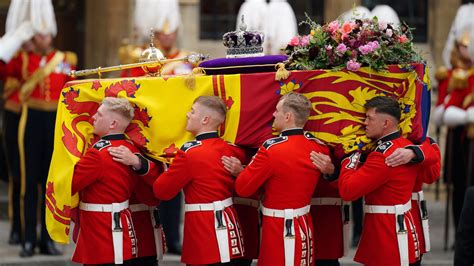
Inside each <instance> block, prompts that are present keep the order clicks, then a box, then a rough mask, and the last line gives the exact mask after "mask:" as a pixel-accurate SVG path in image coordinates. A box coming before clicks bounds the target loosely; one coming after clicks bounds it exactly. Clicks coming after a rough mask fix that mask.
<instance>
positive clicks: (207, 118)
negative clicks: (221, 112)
mask: <svg viewBox="0 0 474 266" xmlns="http://www.w3.org/2000/svg"><path fill="white" fill-rule="evenodd" d="M210 121H211V117H210V116H208V115H205V116H203V117H202V119H201V124H203V125H207V124H209V122H210Z"/></svg>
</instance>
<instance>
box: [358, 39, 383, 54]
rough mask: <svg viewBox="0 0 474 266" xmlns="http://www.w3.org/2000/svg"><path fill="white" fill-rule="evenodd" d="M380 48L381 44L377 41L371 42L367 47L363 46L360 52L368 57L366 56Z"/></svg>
mask: <svg viewBox="0 0 474 266" xmlns="http://www.w3.org/2000/svg"><path fill="white" fill-rule="evenodd" d="M379 47H380V44H379V42H377V41H371V42H368V43H367V44H366V45H362V46H360V47H359V51H360V52H361V53H362V54H363V55H366V54H370V53H372V52H373V51H375V50H376V49H377V48H379Z"/></svg>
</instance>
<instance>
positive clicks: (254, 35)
mask: <svg viewBox="0 0 474 266" xmlns="http://www.w3.org/2000/svg"><path fill="white" fill-rule="evenodd" d="M243 20H244V17H243V16H242V24H241V25H240V27H239V30H237V31H231V32H227V33H226V34H224V36H223V37H222V40H223V42H224V45H225V46H226V47H227V56H226V58H237V57H253V56H263V55H264V54H263V41H264V35H263V33H262V32H260V31H247V25H246V24H245V23H244V21H243Z"/></svg>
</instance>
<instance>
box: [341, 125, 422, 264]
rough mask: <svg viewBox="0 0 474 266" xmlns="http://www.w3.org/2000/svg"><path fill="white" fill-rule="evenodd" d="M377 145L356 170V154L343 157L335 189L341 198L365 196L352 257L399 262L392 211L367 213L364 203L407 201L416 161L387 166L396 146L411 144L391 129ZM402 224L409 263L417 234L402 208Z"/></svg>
mask: <svg viewBox="0 0 474 266" xmlns="http://www.w3.org/2000/svg"><path fill="white" fill-rule="evenodd" d="M377 144H378V145H379V146H378V147H377V148H376V150H375V151H373V152H371V153H370V154H369V156H368V157H367V160H366V161H365V163H364V164H363V166H362V167H360V168H359V169H357V170H356V167H357V164H358V160H353V159H354V158H356V155H357V154H353V155H352V156H351V157H349V158H346V159H344V160H343V161H342V164H341V174H340V177H339V191H340V194H341V197H342V199H344V200H347V201H352V200H356V199H358V198H360V197H362V196H364V199H365V207H364V210H365V215H364V224H363V229H362V235H361V238H360V242H359V246H358V248H357V252H356V254H355V257H354V260H355V261H357V262H360V263H363V264H364V265H397V266H398V265H400V264H401V258H400V253H401V252H400V251H399V245H398V240H397V237H398V236H397V228H396V227H397V224H396V222H397V221H396V218H395V214H394V213H383V214H382V213H369V210H368V208H367V207H368V206H367V205H370V206H376V205H379V206H395V205H403V204H407V203H409V202H410V199H411V193H412V190H413V187H414V185H415V180H416V176H417V172H418V169H419V168H418V165H417V164H406V165H402V166H398V167H390V166H387V165H386V164H385V158H387V157H388V156H389V155H390V154H392V153H393V151H395V150H396V148H403V147H406V146H408V145H412V143H411V142H410V141H408V140H407V139H405V138H403V137H401V136H400V133H399V132H398V131H397V132H394V133H391V134H389V135H387V136H384V137H383V138H381V139H379V140H378V141H377ZM404 213H405V215H404V224H405V229H406V230H407V235H408V258H409V261H410V263H413V262H415V261H416V260H418V257H417V256H416V251H415V246H416V247H417V246H418V245H419V244H418V238H419V236H417V235H416V231H414V230H413V219H412V217H411V215H410V212H409V211H405V212H404Z"/></svg>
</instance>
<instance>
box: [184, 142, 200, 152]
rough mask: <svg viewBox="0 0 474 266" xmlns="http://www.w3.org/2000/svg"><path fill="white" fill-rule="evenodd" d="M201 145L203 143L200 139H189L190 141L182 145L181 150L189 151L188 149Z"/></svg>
mask: <svg viewBox="0 0 474 266" xmlns="http://www.w3.org/2000/svg"><path fill="white" fill-rule="evenodd" d="M200 145H201V142H200V141H197V140H191V141H188V142H186V143H184V144H183V146H181V150H182V151H184V152H187V151H188V150H190V149H192V148H194V147H197V146H200Z"/></svg>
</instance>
